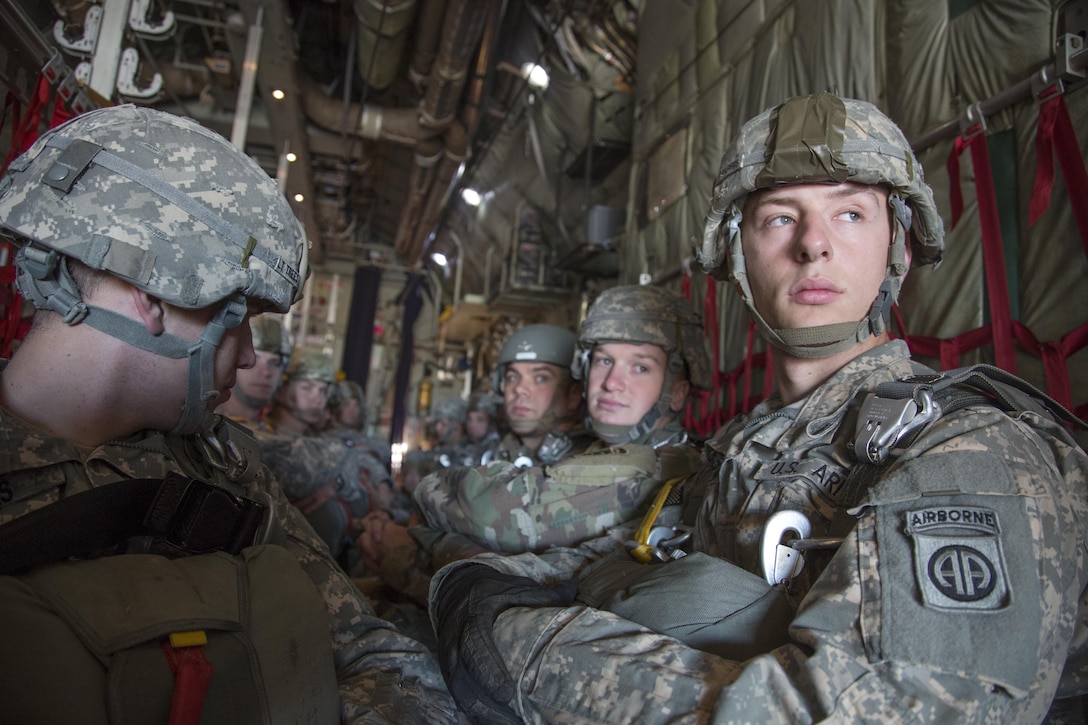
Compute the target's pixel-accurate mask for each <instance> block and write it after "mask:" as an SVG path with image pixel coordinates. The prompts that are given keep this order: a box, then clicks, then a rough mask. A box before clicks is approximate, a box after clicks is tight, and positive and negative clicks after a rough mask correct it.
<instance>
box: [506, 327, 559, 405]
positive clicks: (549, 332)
mask: <svg viewBox="0 0 1088 725" xmlns="http://www.w3.org/2000/svg"><path fill="white" fill-rule="evenodd" d="M575 342H576V338H575V336H574V333H573V332H571V331H570V330H568V329H567V328H565V327H559V326H558V325H526V326H525V327H522V328H521V329H519V330H515V331H514V332H513V333H511V334H510V337H508V338H506V342H504V343H503V346H502V350H500V351H499V359H498V360H497V361H496V363H495V389H496V390H502V377H503V374H504V373H505V371H506V366H507V365H508V364H509V363H514V362H534V361H539V362H546V363H551V364H552V365H558V366H559V367H561V368H563V369H564V370H569V369H570V364H571V360H573V358H574V344H575Z"/></svg>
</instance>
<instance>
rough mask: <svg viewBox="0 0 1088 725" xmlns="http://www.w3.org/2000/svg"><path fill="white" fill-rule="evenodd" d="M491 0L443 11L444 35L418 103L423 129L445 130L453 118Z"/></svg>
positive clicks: (457, 3)
mask: <svg viewBox="0 0 1088 725" xmlns="http://www.w3.org/2000/svg"><path fill="white" fill-rule="evenodd" d="M493 1H494V0H488V1H485V0H452V2H450V3H449V6H448V7H447V8H446V16H445V18H444V20H443V26H444V27H445V28H446V32H445V33H443V35H442V43H441V46H440V48H439V51H438V58H436V59H435V63H434V68H433V69H432V70H431V77H430V80H429V81H428V83H427V92H426V94H425V95H424V96H423V100H422V101H420V104H419V114H420V117H421V119H420V121H421V123H422V124H423V125H424V126H431V127H434V128H445V127H446V126H448V125H449V124H450V123H451V122H453V119H454V118H455V117H456V114H457V107H458V105H459V104H460V101H461V91H462V90H463V89H464V87H465V79H466V77H467V75H468V66H469V63H471V61H472V57H473V56H474V55H475V54H476V51H477V49H478V48H479V47H480V36H481V35H482V34H483V31H484V24H485V23H486V21H487V17H488V14H489V11H490V10H491V5H492V3H493Z"/></svg>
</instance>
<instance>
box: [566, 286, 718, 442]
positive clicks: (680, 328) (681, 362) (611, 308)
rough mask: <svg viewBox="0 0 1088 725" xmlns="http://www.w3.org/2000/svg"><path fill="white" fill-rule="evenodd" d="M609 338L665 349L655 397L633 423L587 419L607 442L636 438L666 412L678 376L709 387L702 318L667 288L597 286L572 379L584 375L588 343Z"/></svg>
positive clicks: (592, 344) (591, 345) (590, 350)
mask: <svg viewBox="0 0 1088 725" xmlns="http://www.w3.org/2000/svg"><path fill="white" fill-rule="evenodd" d="M610 342H621V343H631V344H650V345H657V346H658V347H660V348H661V349H662V350H664V351H665V353H666V355H668V365H667V367H666V372H665V379H664V381H663V382H662V385H661V393H660V395H659V397H658V401H657V403H656V404H655V405H654V407H653V408H651V409H650V410H649V411H648V412H647V413H646V415H644V416H643V417H642V420H640V421H639V422H638V423H636V424H635V425H631V426H618V425H606V424H602V423H598V422H596V421H594V420H592V418H591V419H590V420H589V424H588V425H589V427H590V428H592V429H593V431H594V432H595V433H596V434H597V435H598V436H599V437H600V438H601V439H602V440H604V441H605V442H607V443H610V444H612V445H615V444H618V443H621V442H625V441H639V440H642V439H643V437H644V436H645V435H646V434H648V433H649V432H650V431H652V430H653V429H654V426H655V424H656V423H657V421H658V420H659V419H660V418H661V417H662V416H663V415H672V409H671V406H670V404H671V402H672V389H673V383H674V382H675V381H676V380H677V378H678V376H679V377H681V378H683V379H686V380H687V381H688V382H689V383H690V384H691V386H692V387H695V388H699V389H701V390H709V389H710V384H711V380H710V356H709V355H708V354H707V350H706V343H705V342H704V338H703V325H702V319H701V317H700V315H699V314H698V313H697V312H695V311H694V310H693V309H692V308H691V304H690V303H689V302H688V301H687V300H685V299H684V298H683V297H681V296H679V295H677V294H675V293H673V292H670V291H668V290H666V289H663V288H661V287H653V286H648V285H647V286H642V285H630V286H622V287H611V288H609V289H606V290H605V291H603V292H601V294H600V295H598V297H597V299H596V301H594V303H593V306H592V307H590V309H589V313H588V314H587V315H586V319H585V321H584V322H582V327H581V330H580V331H579V334H578V353H577V355H575V358H574V363H573V365H572V366H571V372H572V374H573V375H574V377H575V379H577V380H582V379H584V378H585V377H587V376H588V370H589V363H590V359H591V356H592V354H593V348H594V347H596V346H597V345H601V344H605V343H610Z"/></svg>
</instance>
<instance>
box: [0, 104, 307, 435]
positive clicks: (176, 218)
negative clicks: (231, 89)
mask: <svg viewBox="0 0 1088 725" xmlns="http://www.w3.org/2000/svg"><path fill="white" fill-rule="evenodd" d="M0 228H2V229H3V230H4V231H6V232H8V233H9V234H11V235H13V236H14V237H15V238H16V240H17V241H18V242H20V243H21V247H20V249H19V251H18V253H17V254H16V257H15V264H16V274H17V276H16V284H17V285H18V287H19V291H20V292H22V293H23V296H24V297H26V298H27V299H29V300H30V301H31V302H32V303H33V304H34V306H35V307H36V308H37V309H39V310H52V311H53V312H56V313H57V314H58V315H59V316H60V317H61V318H62V319H63V321H64V322H65V323H66V324H69V325H76V324H80V323H85V324H86V325H88V326H89V327H92V328H95V329H96V330H99V331H100V332H103V333H105V334H108V335H110V336H112V337H115V338H117V339H119V340H123V341H124V342H126V343H129V344H131V345H134V346H136V347H140V348H142V349H144V350H148V351H150V352H153V353H155V354H156V355H161V356H163V357H167V358H172V359H185V358H187V359H188V365H189V386H188V389H187V391H186V396H185V403H184V405H183V407H182V411H181V415H180V417H179V420H178V423H177V425H176V426H175V427H174V432H176V433H181V434H188V433H195V432H196V431H198V430H199V429H200V428H201V426H202V425H204V423H205V422H206V419H207V417H208V416H209V415H210V409H211V408H212V407H214V405H215V402H216V401H217V400H218V398H219V390H218V389H217V388H216V386H215V379H214V361H215V352H216V350H217V349H218V347H219V344H220V342H221V341H222V338H223V335H224V334H226V332H227V331H228V330H230V329H232V328H235V327H238V326H239V325H241V324H243V321H244V320H245V318H246V314H247V312H249V311H264V310H278V311H281V312H285V311H286V310H287V309H288V308H289V307H290V306H291V303H292V302H294V301H295V299H296V298H297V297H298V294H299V291H300V289H301V283H302V280H303V279H304V278H305V277H306V264H307V257H306V249H305V244H304V239H303V235H302V228H301V226H300V225H299V223H298V220H296V219H295V217H294V215H293V214H292V212H291V208H290V206H288V205H287V202H286V200H285V199H284V198H283V195H282V194H281V193H280V192H279V189H278V188H277V186H276V184H275V182H274V181H272V179H271V178H269V176H268V174H266V173H265V172H264V171H262V170H261V168H260V167H259V166H257V164H256V163H254V162H253V160H252V159H250V158H249V157H247V156H246V155H245V154H243V153H242V152H241V151H239V150H238V149H237V148H235V147H234V146H232V145H231V144H230V143H228V142H227V141H226V139H224V138H223V137H221V136H219V135H217V134H215V133H212V132H211V131H208V130H207V129H205V128H204V127H202V126H200V125H199V124H197V123H195V122H193V121H191V120H188V119H184V118H178V117H176V116H172V115H170V114H168V113H163V112H162V111H156V110H153V109H150V108H137V107H135V106H113V107H108V108H102V109H98V110H95V111H90V112H88V113H85V114H82V115H80V116H77V117H75V118H73V119H72V120H70V121H68V122H67V123H64V124H62V125H60V126H57V127H56V128H54V129H52V130H50V131H48V132H46V133H45V134H43V135H42V136H41V137H40V138H39V139H38V140H37V141H36V142H35V143H34V144H33V145H32V146H31V147H30V149H29V150H27V152H26V153H24V154H23V155H22V156H20V157H19V158H17V159H15V161H13V162H12V163H11V165H10V166H9V167H8V170H7V173H6V174H5V176H4V178H3V179H2V180H0ZM67 259H72V260H77V261H79V262H81V263H82V264H84V265H86V266H87V267H89V268H90V269H93V270H101V271H104V272H107V273H109V274H111V275H114V276H116V277H119V278H120V279H123V280H125V281H126V282H128V283H129V284H132V285H133V286H134V287H136V288H138V289H141V290H143V291H145V292H147V293H149V294H151V295H154V296H155V297H157V298H159V299H161V300H163V301H165V302H168V303H170V304H172V305H175V306H177V307H183V308H189V309H197V308H204V307H209V306H212V305H215V304H218V308H217V309H216V311H215V313H214V314H213V316H212V318H211V320H210V321H209V322H208V323H207V325H206V326H205V328H204V332H203V334H201V336H200V339H199V340H198V341H197V342H196V344H194V343H193V341H191V340H186V339H182V338H180V337H177V336H175V335H171V334H166V333H164V334H162V335H152V334H151V333H150V332H149V331H148V330H147V328H146V327H145V326H144V325H142V324H141V323H139V322H138V321H136V320H134V319H131V318H129V317H126V316H124V315H120V314H117V313H115V312H113V311H112V310H107V309H104V308H101V307H97V306H95V305H89V304H87V302H85V301H84V300H83V299H82V294H81V291H80V290H79V288H78V287H77V285H76V283H75V281H74V279H73V277H72V275H71V272H70V270H69V265H68V264H67V263H66V260H67Z"/></svg>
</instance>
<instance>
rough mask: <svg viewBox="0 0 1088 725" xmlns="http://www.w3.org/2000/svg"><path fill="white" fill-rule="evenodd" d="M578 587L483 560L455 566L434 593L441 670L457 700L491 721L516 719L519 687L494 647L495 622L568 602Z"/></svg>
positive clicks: (477, 715)
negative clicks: (514, 611) (515, 611)
mask: <svg viewBox="0 0 1088 725" xmlns="http://www.w3.org/2000/svg"><path fill="white" fill-rule="evenodd" d="M576 591H577V587H576V586H575V584H574V583H573V582H570V581H567V582H563V583H561V584H559V585H556V586H549V585H544V584H539V583H537V582H535V581H533V580H532V579H529V578H528V577H523V576H512V575H509V574H503V573H501V572H498V571H495V570H494V569H492V568H491V567H489V566H485V565H483V564H472V565H469V566H464V567H461V568H459V569H456V570H454V571H452V572H450V574H449V575H448V576H446V578H445V579H444V580H442V584H441V585H440V586H439V589H438V591H437V592H436V594H435V597H434V604H433V607H434V610H433V611H434V621H435V633H436V634H437V636H438V660H439V663H440V664H441V666H442V674H443V676H444V677H445V678H446V684H447V685H448V686H449V688H450V692H451V693H452V694H453V697H454V699H455V700H457V704H458V705H459V706H460V707H461V709H463V710H464V711H465V712H466V713H468V714H469V715H470V716H472V717H473V718H475V719H477V720H479V721H480V722H487V723H518V722H521V719H520V718H519V717H518V715H517V713H516V712H515V710H514V709H513V707H512V705H511V703H512V702H513V699H514V695H515V688H516V687H517V685H516V683H515V682H514V680H513V678H512V677H511V676H510V673H509V672H508V671H507V669H506V665H505V664H503V660H502V656H501V655H500V654H499V651H498V648H497V646H496V645H495V638H494V631H493V628H494V624H495V619H496V618H497V617H498V616H499V614H500V613H502V612H504V611H506V610H507V609H510V608H511V607H556V606H563V607H565V606H569V605H570V604H571V603H572V602H573V601H574V595H575V593H576Z"/></svg>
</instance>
